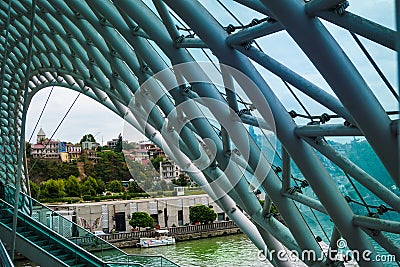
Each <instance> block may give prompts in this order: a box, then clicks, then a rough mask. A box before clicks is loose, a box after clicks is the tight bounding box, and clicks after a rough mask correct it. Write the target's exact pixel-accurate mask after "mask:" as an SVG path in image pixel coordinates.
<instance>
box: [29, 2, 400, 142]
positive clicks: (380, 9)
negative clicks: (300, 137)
mask: <svg viewBox="0 0 400 267" xmlns="http://www.w3.org/2000/svg"><path fill="white" fill-rule="evenodd" d="M223 2H225V3H229V2H230V1H228V0H225V1H223ZM205 3H207V6H208V5H210V3H211V2H210V1H205ZM235 5H237V4H232V8H233V11H236V14H240V13H239V11H238V9H236V8H235ZM349 10H350V11H351V12H354V13H356V14H359V15H362V16H366V17H368V18H369V19H371V20H373V21H375V22H378V23H380V24H383V25H385V26H387V27H390V28H394V25H395V24H394V21H395V15H394V1H393V0H375V1H365V0H351V1H350V7H349ZM218 12H221V13H219V14H222V12H223V10H222V11H218ZM242 16H243V21H244V22H248V21H250V20H251V18H252V16H253V14H251V13H246V14H243V12H242ZM226 18H227V19H226V23H228V21H230V20H231V19H229V18H228V17H226ZM259 18H261V17H259ZM224 19H225V17H224V15H221V20H222V21H223V22H222V23H221V24H223V25H224V24H225V22H224ZM327 26H328V28H329V29H330V30H332V31H333V35H334V36H335V37H336V38H337V39H338V42H339V43H340V44H341V45H342V46H343V47H344V50H345V51H346V53H347V54H348V55H349V57H350V58H351V60H352V61H353V62H354V63H355V64H357V66H359V71H360V72H361V73H362V74H363V75H365V77H367V78H366V80H367V82H368V84H369V85H370V86H371V88H372V89H373V90H374V92H376V93H377V97H378V98H379V100H380V101H381V103H382V104H383V105H384V106H385V108H387V109H389V110H393V109H397V104H396V102H395V101H394V99H393V98H392V97H391V96H390V95H389V94H388V93H387V91H386V90H387V89H386V88H384V86H383V84H382V82H380V81H379V78H378V77H377V76H376V74H374V71H373V70H372V68H371V67H370V65H369V63H368V62H367V61H366V60H365V58H364V57H363V55H362V54H361V52H360V51H359V49H358V48H357V47H356V46H355V44H354V41H352V40H350V39H349V38H347V37H348V36H344V35H346V34H348V33H346V32H344V31H342V30H340V29H338V28H336V27H332V26H329V25H327ZM342 37H346V38H342ZM362 41H363V43H364V44H365V45H366V46H367V47H368V48H369V51H370V53H371V54H372V56H373V57H374V58H375V59H376V61H377V62H378V64H379V65H380V67H381V68H382V70H383V71H384V72H385V74H386V75H387V76H388V78H389V80H390V81H391V82H392V85H393V86H395V87H396V88H397V76H396V54H395V53H394V52H392V51H390V50H388V49H382V48H381V47H379V46H377V45H375V44H373V43H371V42H369V41H367V40H365V39H362ZM259 42H260V43H261V45H262V46H263V48H264V51H265V52H266V53H268V54H270V55H272V56H273V57H274V58H276V59H278V60H279V61H281V62H282V63H285V64H287V65H289V66H290V67H291V68H293V69H294V70H295V71H297V72H299V73H301V74H302V75H303V76H305V77H306V78H308V79H310V80H312V81H314V82H315V83H317V84H318V85H319V86H321V87H323V88H325V89H326V90H327V91H329V90H330V89H329V88H328V86H327V85H326V83H325V82H324V81H323V79H322V78H321V77H320V76H319V75H318V74H315V71H314V67H313V66H312V65H311V63H309V62H307V60H306V58H305V56H303V55H302V53H301V52H300V56H299V55H298V54H299V51H298V49H297V48H296V47H295V46H294V44H293V42H292V41H291V40H290V38H289V37H288V36H287V35H286V34H285V33H279V34H274V35H273V36H268V37H264V38H262V39H261V40H259ZM261 72H262V73H263V74H264V75H265V77H266V79H267V82H268V83H269V84H270V86H271V87H272V88H273V89H274V90H275V91H276V93H277V94H278V96H279V97H280V98H281V99H285V100H286V101H285V100H284V104H285V106H286V107H287V109H288V110H291V109H296V110H299V107H298V104H297V103H296V102H295V101H293V99H292V97H291V96H290V94H289V92H288V91H285V90H283V89H281V88H283V87H282V86H283V84H282V83H281V82H280V81H279V79H276V78H274V77H272V75H270V74H268V73H266V72H265V71H263V70H261ZM49 92H50V88H47V89H42V90H41V91H39V92H38V93H37V94H36V95H35V96H34V98H33V99H32V102H31V105H30V108H29V110H28V117H27V127H26V138H27V139H29V137H30V136H31V134H32V132H33V129H34V126H35V124H36V122H37V120H38V117H39V114H40V112H41V111H42V108H43V106H44V103H45V101H46V99H47V96H48V94H49ZM77 94H78V93H77V92H75V91H72V90H69V89H64V88H59V87H56V88H54V90H53V93H52V95H51V98H50V101H49V103H48V105H47V107H46V110H45V112H44V114H43V117H42V118H41V120H40V122H39V124H38V127H37V129H36V130H35V132H34V136H33V138H32V140H31V142H35V141H36V134H37V132H38V131H39V129H40V127H42V128H43V130H44V131H45V133H46V134H47V136H48V137H50V136H51V134H52V133H53V132H54V130H55V129H56V127H57V125H58V124H59V122H60V120H61V119H62V117H63V116H64V114H65V113H66V111H67V110H68V108H69V107H70V105H71V103H72V102H73V100H74V99H75V97H76V96H77ZM300 97H301V98H302V100H303V101H305V103H306V104H307V106H308V107H309V108H310V110H311V111H312V112H316V113H318V112H319V110H318V109H319V108H318V105H315V102H313V101H311V100H308V99H307V98H305V97H304V96H302V95H300ZM318 115H320V114H318ZM123 132H124V121H123V119H121V118H119V117H118V116H117V115H115V114H114V113H113V112H111V111H109V110H108V109H107V108H105V107H103V106H102V105H100V104H98V103H97V102H95V101H94V100H92V99H90V98H88V97H86V96H84V95H81V96H80V97H79V99H78V101H77V102H76V104H75V105H74V107H73V108H72V110H71V112H70V113H69V115H68V116H67V118H66V120H65V121H64V122H63V123H62V125H61V127H60V128H59V129H58V131H57V133H56V134H55V135H54V139H58V140H61V141H71V142H73V143H76V142H79V140H80V139H81V137H82V136H83V135H85V134H88V133H91V134H93V135H95V138H96V140H97V141H98V142H99V143H100V144H101V143H102V141H103V142H104V144H105V143H106V141H107V140H110V139H112V138H116V137H117V136H118V134H119V133H123ZM136 139H137V140H144V139H145V137H144V136H141V135H140V134H137V135H136Z"/></svg>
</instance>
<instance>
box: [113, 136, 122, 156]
mask: <svg viewBox="0 0 400 267" xmlns="http://www.w3.org/2000/svg"><path fill="white" fill-rule="evenodd" d="M114 151H115V152H117V153H121V152H122V135H121V134H119V135H118V141H117V144H116V145H115V148H114Z"/></svg>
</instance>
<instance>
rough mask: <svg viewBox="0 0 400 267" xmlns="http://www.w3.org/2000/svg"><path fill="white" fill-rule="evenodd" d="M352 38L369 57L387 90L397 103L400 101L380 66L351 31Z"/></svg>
mask: <svg viewBox="0 0 400 267" xmlns="http://www.w3.org/2000/svg"><path fill="white" fill-rule="evenodd" d="M349 32H350V34H351V36H353V38H354V40H355V41H356V43H357V44H358V46H359V47H360V49H361V50H362V51H363V53H364V55H365V56H366V57H367V59H368V60H369V62H370V63H371V64H372V66H373V67H374V69H375V70H376V72H377V73H378V75H379V77H381V79H382V81H383V82H384V83H385V85H386V86H387V88H388V89H389V90H390V92H391V93H392V94H393V96H394V97H395V98H396V99H397V101H400V97H399V95H398V94H397V92H396V90H395V89H394V88H393V86H392V85H391V84H390V82H389V80H388V79H387V78H386V76H385V74H383V72H382V71H381V69H380V68H379V66H378V64H376V62H375V60H374V59H373V58H372V56H371V55H370V54H369V53H368V50H367V49H366V48H365V46H364V45H363V44H362V43H361V41H360V39H359V38H358V37H357V35H356V34H355V33H353V32H351V31H349Z"/></svg>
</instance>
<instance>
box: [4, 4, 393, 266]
mask: <svg viewBox="0 0 400 267" xmlns="http://www.w3.org/2000/svg"><path fill="white" fill-rule="evenodd" d="M145 2H146V1H145ZM236 2H238V3H240V4H242V5H243V6H242V8H243V10H246V9H248V8H250V9H253V10H255V11H257V12H259V14H262V16H268V18H270V19H269V20H267V21H265V22H263V23H260V24H257V25H253V26H249V27H247V28H246V29H243V30H241V31H239V32H237V33H231V34H229V33H227V31H226V29H225V28H223V27H222V26H221V25H220V23H219V22H218V21H217V19H216V18H215V17H214V16H213V14H212V13H211V12H210V10H207V9H206V8H204V7H203V6H202V5H201V4H200V2H199V1H197V0H193V1H175V0H153V2H152V7H153V9H151V8H149V6H148V5H146V4H145V3H144V2H142V1H139V0H114V1H109V0H86V1H81V0H71V1H59V0H38V1H37V4H36V7H35V10H36V15H35V19H34V32H33V36H31V32H30V31H29V25H30V21H31V18H30V9H31V5H32V1H30V0H20V1H12V0H9V1H1V2H0V29H1V30H2V32H3V33H5V34H4V35H3V34H2V36H1V37H0V43H1V44H2V47H0V54H1V58H2V60H1V62H2V65H1V68H2V69H1V71H2V76H1V77H0V78H1V83H2V91H1V98H0V132H1V135H0V144H1V149H2V153H1V154H0V158H1V162H2V163H1V166H0V179H1V182H3V183H6V184H7V183H10V184H16V183H17V184H19V181H18V170H19V169H22V158H21V157H22V156H18V155H19V151H21V149H22V148H21V145H20V144H23V143H24V142H23V141H22V142H20V140H21V131H23V129H24V127H23V125H24V124H25V119H24V118H25V116H24V114H26V112H27V109H28V106H29V103H30V100H31V99H32V97H33V95H34V94H35V93H36V92H37V91H38V90H40V89H42V88H45V87H48V86H52V85H57V86H63V87H67V88H71V89H73V90H76V91H78V92H81V93H83V94H85V95H87V96H89V97H91V98H93V99H94V100H96V101H98V102H99V103H101V104H103V105H105V106H106V107H108V108H109V109H110V110H112V111H113V112H115V113H116V114H118V115H119V116H121V117H124V118H125V119H126V120H127V122H128V123H130V124H132V125H133V126H135V127H137V128H138V129H141V131H142V132H143V133H144V134H145V135H146V136H147V137H148V138H150V139H151V140H152V141H153V142H155V143H156V144H158V145H159V146H162V147H163V148H164V149H165V150H166V152H167V153H168V154H169V155H170V156H171V157H172V158H173V159H174V160H175V161H176V162H177V163H178V164H179V165H181V166H189V165H190V166H192V168H194V169H196V167H195V165H194V164H193V162H194V161H195V160H198V159H200V161H202V162H209V159H208V158H207V157H205V156H204V155H207V152H206V151H205V150H204V149H203V148H202V147H200V146H199V140H206V139H208V140H212V141H213V142H214V144H215V147H216V155H215V161H214V162H211V163H210V164H209V165H208V166H207V167H206V168H204V169H202V171H201V172H192V173H191V176H192V178H193V179H194V180H195V181H196V182H197V183H198V184H200V185H202V186H203V187H204V189H205V190H206V191H207V193H208V194H210V195H212V196H215V199H216V202H217V203H218V205H220V206H221V208H222V209H223V210H224V211H226V213H227V214H228V215H229V216H230V217H231V218H232V219H234V220H235V222H236V223H237V224H238V226H239V227H240V228H241V229H242V230H243V231H244V232H245V233H246V234H247V235H248V236H249V238H250V239H251V240H252V241H253V242H254V244H255V245H256V246H257V247H258V248H259V249H264V247H265V246H267V247H268V249H269V251H272V250H275V251H278V250H280V249H282V245H284V246H286V247H287V248H289V249H293V250H297V251H298V252H299V253H301V252H302V251H304V250H313V251H315V252H316V255H318V253H321V248H320V246H319V245H318V242H317V241H316V239H315V237H314V235H313V233H312V231H311V230H310V229H309V228H308V227H307V224H306V222H305V221H304V219H303V217H302V216H301V214H300V212H299V210H298V209H297V208H296V205H295V204H296V203H301V204H304V205H306V206H309V207H311V208H312V209H315V210H317V211H319V212H322V213H325V214H327V215H328V216H329V217H330V219H331V220H332V222H333V224H334V231H333V233H332V240H331V249H334V248H335V246H334V244H335V243H336V240H337V239H338V238H339V237H341V236H342V237H344V238H345V239H346V240H347V241H348V245H349V248H351V249H353V250H358V251H365V250H370V251H371V252H372V253H375V252H374V251H375V250H374V247H373V245H372V244H371V242H370V239H369V237H372V238H373V239H375V241H376V242H377V243H378V244H380V246H382V247H383V248H385V249H386V250H387V251H388V252H389V253H391V254H394V255H396V256H397V258H398V259H400V249H399V244H394V243H393V242H392V241H391V240H390V238H388V237H386V236H385V234H384V233H383V231H388V232H392V233H399V231H398V229H399V222H396V221H387V220H381V219H379V218H370V217H367V216H359V215H355V214H354V212H353V210H352V209H351V208H350V206H349V204H348V203H347V201H346V199H345V197H344V196H343V195H342V194H341V193H340V191H339V189H338V187H337V185H336V184H335V181H334V177H332V176H331V174H330V173H329V172H328V171H327V169H326V168H325V167H324V165H323V164H322V163H321V161H320V159H319V158H318V157H317V156H316V153H315V150H317V151H319V152H320V153H321V154H323V155H324V156H326V158H328V159H329V160H331V161H332V162H333V163H335V164H336V165H337V166H339V167H340V168H342V169H343V170H344V171H346V172H347V173H349V174H350V175H351V176H352V177H354V179H356V180H357V181H358V182H359V183H361V184H362V185H363V186H364V187H366V188H367V189H368V190H370V191H371V192H373V193H374V194H375V195H376V196H377V197H378V198H379V199H381V200H382V202H385V204H386V205H388V206H389V207H391V208H392V209H394V210H395V211H396V212H399V211H400V199H399V196H397V195H395V194H394V193H393V192H391V191H390V190H389V189H387V188H386V187H385V186H383V185H382V183H381V181H379V179H377V177H372V176H371V175H369V174H367V173H366V172H365V171H363V170H362V169H361V168H359V167H358V166H357V165H355V164H354V163H353V162H351V161H349V160H348V159H346V158H345V157H343V156H342V155H341V154H340V153H338V152H336V151H335V150H334V149H333V148H332V147H330V146H329V145H328V144H327V143H326V142H325V141H324V140H323V139H322V138H320V137H321V136H322V137H323V136H328V135H334V136H345V135H363V136H365V138H366V140H367V141H368V142H369V144H370V145H371V147H372V148H373V149H374V151H375V152H376V154H377V156H378V157H379V158H380V160H381V161H382V163H383V165H384V166H385V168H386V169H387V171H388V172H389V173H390V176H391V177H392V179H393V182H394V184H396V185H397V186H399V185H400V178H399V149H398V131H397V129H396V127H395V126H394V125H396V121H394V120H391V119H390V118H389V116H388V115H387V113H386V111H385V110H384V109H383V107H382V105H381V104H380V103H379V101H378V100H377V98H376V96H375V95H374V94H373V92H372V90H371V89H370V88H369V87H368V85H367V84H366V82H365V81H364V79H363V77H362V76H361V75H360V73H359V72H358V71H357V68H356V67H355V66H354V65H353V64H352V63H351V61H350V60H349V59H348V57H347V56H346V54H345V53H344V52H343V51H342V49H341V47H340V46H339V45H338V43H337V42H336V41H335V39H334V38H333V37H332V36H331V34H330V33H329V31H328V30H327V29H326V28H325V27H324V25H323V24H322V23H321V21H320V18H323V19H325V20H328V21H330V22H332V23H334V24H336V25H338V26H340V27H343V28H344V29H348V30H349V31H351V32H354V33H356V34H359V35H361V36H363V37H365V38H367V39H370V40H372V41H374V42H376V43H378V44H380V45H382V46H384V47H387V48H388V49H392V50H395V38H396V34H397V33H396V32H395V31H393V30H390V29H388V28H385V27H383V26H381V25H378V24H376V23H373V22H371V21H369V20H367V19H365V18H361V17H358V16H356V15H354V14H352V13H350V12H347V11H344V10H343V9H341V10H339V11H340V12H339V14H340V15H339V14H338V12H337V11H338V8H340V6H341V5H343V3H344V1H342V0H312V1H308V2H307V3H303V2H301V1H295V0H280V1H272V0H254V1H241V0H236ZM9 4H11V9H9ZM8 11H10V17H9V16H8ZM171 12H173V14H175V16H179V17H180V19H181V20H183V21H184V22H185V23H186V25H188V26H189V27H190V28H191V30H192V31H193V32H194V33H195V34H196V35H197V36H198V38H194V37H193V36H191V37H182V36H181V32H179V30H178V29H177V28H176V27H175V24H176V21H175V18H174V17H173V16H171ZM260 16H261V15H260ZM8 18H10V20H8ZM8 22H9V25H8ZM283 30H285V31H286V32H287V33H288V34H289V35H290V36H291V37H292V38H293V40H295V42H296V43H297V45H298V46H299V47H300V48H301V49H302V50H303V51H304V53H305V54H306V55H307V57H308V58H309V59H310V61H311V62H312V63H313V64H314V66H315V67H316V69H317V70H318V71H319V73H320V74H321V75H322V76H323V77H324V79H325V80H326V81H327V83H328V84H329V86H330V87H331V89H332V90H333V92H334V93H335V95H336V96H332V95H330V94H328V93H326V92H325V91H324V90H323V89H321V88H319V87H318V86H317V85H315V84H313V83H311V82H310V81H308V80H307V79H305V78H303V77H301V76H300V75H299V74H297V73H295V72H294V71H293V70H291V69H289V68H288V67H286V66H284V65H282V64H281V63H279V62H278V61H276V60H274V59H273V58H271V57H269V56H268V55H267V54H265V53H263V52H262V51H261V50H259V49H257V48H256V47H255V46H253V45H252V42H253V40H254V39H257V38H259V37H263V36H266V35H269V34H272V33H274V32H277V31H283ZM30 36H31V37H32V47H31V52H32V60H31V65H30V66H29V67H30V77H28V78H29V86H28V88H25V87H24V81H25V78H26V75H25V74H26V73H27V72H26V71H27V66H26V57H27V53H28V51H29V50H30V48H29V47H28V42H27V40H28V39H29V37H30ZM188 48H191V49H209V50H210V51H211V52H212V53H213V54H214V55H215V56H216V57H217V59H218V60H219V64H221V65H220V69H221V71H222V76H223V77H222V78H223V81H224V83H225V87H227V88H230V89H231V90H227V91H226V96H227V97H226V98H224V97H223V96H222V95H221V93H220V91H218V89H217V88H216V87H215V86H213V85H210V84H207V83H199V82H196V81H205V80H207V73H204V72H203V70H202V69H201V68H200V66H199V65H196V64H190V67H188V68H180V69H179V68H176V69H175V71H172V69H170V66H176V65H178V64H182V63H195V62H196V61H195V60H194V59H193V57H192V55H191V54H190V53H189V50H188ZM160 54H161V55H160ZM321 55H324V56H323V57H321ZM166 59H167V60H166ZM249 59H251V60H253V61H255V62H257V63H258V64H260V65H261V66H263V67H264V68H265V69H267V70H269V71H270V72H272V73H273V74H275V75H276V76H278V77H279V78H281V79H283V80H285V81H287V82H288V83H290V84H291V85H293V86H295V87H296V88H297V89H298V90H300V91H301V92H303V93H304V94H305V95H307V96H308V97H310V98H311V99H313V100H315V101H317V102H318V103H319V104H321V105H322V106H324V107H326V108H327V109H329V110H330V111H332V112H333V113H335V114H337V115H338V116H339V117H341V118H343V119H345V120H346V121H348V122H349V123H350V124H351V126H342V125H336V124H326V125H306V126H305V125H303V126H301V125H297V124H296V122H295V121H294V120H293V119H292V117H291V116H290V115H289V113H288V111H287V110H286V109H285V107H284V106H283V104H282V103H281V102H280V99H279V98H278V97H277V96H276V94H275V93H274V91H273V90H272V89H271V88H270V86H269V85H268V84H267V83H266V81H265V79H264V78H263V76H262V75H261V74H260V72H258V71H257V70H256V68H255V67H254V66H253V63H251V61H250V60H249ZM224 65H226V66H229V67H232V68H234V69H236V70H238V71H240V72H241V73H243V74H245V75H246V76H247V77H248V78H249V79H250V80H251V81H252V82H253V83H254V85H255V87H256V88H255V87H247V84H241V83H243V81H242V80H241V79H240V77H238V75H237V74H236V73H235V72H234V71H231V70H230V68H229V67H227V68H225V67H224ZM154 73H161V74H160V75H161V76H162V77H161V79H159V82H160V83H162V85H163V86H164V89H163V87H160V86H158V85H157V84H155V83H154V81H152V80H149V78H150V77H152V75H153V74H154ZM234 81H235V82H237V83H238V84H239V86H241V87H242V88H243V91H244V93H245V94H246V95H247V97H248V99H250V101H252V102H253V103H254V105H256V106H257V108H258V110H259V113H260V115H261V116H262V118H255V117H253V116H251V115H248V114H240V112H239V108H238V104H237V99H236V97H237V96H236V93H235V91H234V87H235V86H237V85H235V82H234ZM142 85H145V86H142ZM188 85H190V87H188ZM144 87H145V88H144ZM165 88H171V89H170V90H169V92H168V95H167V92H166V90H165ZM232 89H233V90H232ZM25 92H26V93H27V97H26V98H24V93H25ZM205 98H207V99H213V100H215V101H218V103H220V105H213V104H211V103H208V102H207V101H205V102H202V105H204V106H203V107H204V108H207V109H208V110H209V111H210V112H211V113H212V114H213V115H214V116H215V118H216V119H217V120H218V121H219V122H221V126H220V127H221V129H220V130H221V136H222V138H220V136H218V134H217V133H216V132H215V130H214V129H213V128H212V127H211V125H210V124H209V123H208V121H207V120H206V118H203V119H197V120H193V121H191V122H190V124H185V123H183V122H182V118H184V117H185V116H187V117H193V118H202V113H201V112H199V111H198V109H196V108H194V106H193V105H194V104H193V103H189V104H187V105H185V106H184V107H179V108H178V106H179V105H180V104H182V103H185V102H190V101H188V100H190V99H192V100H194V101H198V102H199V101H200V102H201V101H202V99H205ZM131 101H133V103H134V105H131V104H130V103H131ZM354 103H357V105H355V104H354ZM154 106H158V107H159V108H158V109H155V108H154ZM265 107H269V108H265ZM268 109H270V111H271V112H272V114H273V118H272V117H271V116H269V112H268ZM232 113H237V114H238V116H239V119H238V120H236V119H232ZM182 116H183V117H182ZM224 121H228V122H229V123H228V125H227V126H225V125H224V128H223V127H222V122H224ZM243 123H246V124H251V125H255V126H259V127H265V128H268V127H271V125H275V127H276V136H277V138H278V139H279V141H280V142H281V144H282V146H283V147H284V149H283V152H282V154H283V155H282V156H283V159H284V160H283V166H282V168H283V174H282V181H281V180H280V177H279V176H278V175H277V174H276V173H275V172H274V171H270V170H271V165H270V163H269V162H268V160H267V159H266V158H265V157H264V155H263V153H262V151H260V149H259V147H257V146H256V144H255V143H254V142H253V141H250V142H248V140H251V137H250V136H249V134H248V132H247V130H246V129H245V128H244V127H243ZM143 126H144V127H143ZM176 129H181V130H180V132H178V131H177V130H176ZM175 140H178V142H179V144H180V146H179V147H177V146H175V145H174V142H175ZM232 145H234V146H235V147H236V149H237V150H238V151H239V152H240V153H241V155H242V156H243V155H248V157H247V159H246V161H247V162H246V161H243V159H244V158H243V157H242V156H240V155H239V154H238V153H233V152H232V149H233V148H232ZM20 154H21V153H20ZM291 159H292V160H293V161H294V162H295V163H296V164H297V166H298V167H299V169H300V170H301V172H302V174H303V175H304V177H305V179H306V180H307V181H308V183H309V184H310V186H311V188H312V189H313V192H314V193H315V196H316V197H315V198H311V197H307V196H306V195H304V194H302V193H300V192H295V193H288V192H287V190H288V189H289V187H290V185H291V176H290V164H289V163H290V160H291ZM231 162H235V164H239V166H242V167H243V166H245V168H246V171H247V172H248V173H250V174H251V175H252V176H254V177H255V178H257V180H258V181H260V184H261V185H260V186H261V188H262V189H263V190H264V191H265V193H266V199H267V200H271V201H272V202H273V203H274V204H275V205H276V207H277V208H278V210H279V212H280V213H281V215H282V217H283V219H284V220H285V225H283V224H282V223H280V222H279V221H277V220H276V219H274V218H273V217H271V216H268V213H269V205H270V202H269V201H266V202H265V205H264V207H262V206H261V205H260V204H259V201H258V199H257V198H256V196H255V195H254V194H253V193H252V192H251V191H250V192H249V183H248V181H247V180H246V179H244V177H239V178H237V177H236V178H235V176H237V175H235V171H236V170H237V167H236V168H232V167H231ZM241 163H242V165H241ZM247 164H248V165H247ZM246 165H247V166H246ZM260 166H261V167H260ZM21 186H22V187H23V190H24V191H26V190H27V189H26V183H25V181H21ZM226 186H229V188H232V190H229V191H228V192H224V191H225V190H224V189H226V188H227V187H226ZM217 196H218V197H217ZM236 206H239V207H240V208H241V209H242V210H243V211H244V212H245V213H246V214H248V215H250V217H251V220H249V219H248V217H246V216H245V213H243V212H242V211H241V210H239V209H237V208H236ZM272 263H273V264H274V265H276V266H290V263H289V262H287V261H285V260H282V259H278V258H277V257H276V255H273V260H272ZM306 263H307V264H308V265H312V266H314V265H315V266H320V265H321V266H322V265H327V264H329V259H326V258H323V259H311V260H306ZM360 264H362V266H381V263H379V262H366V261H363V260H362V259H361V260H360Z"/></svg>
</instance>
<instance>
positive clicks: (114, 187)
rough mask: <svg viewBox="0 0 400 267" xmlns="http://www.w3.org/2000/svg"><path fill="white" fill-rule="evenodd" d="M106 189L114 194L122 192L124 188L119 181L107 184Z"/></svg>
mask: <svg viewBox="0 0 400 267" xmlns="http://www.w3.org/2000/svg"><path fill="white" fill-rule="evenodd" d="M107 189H108V191H111V192H114V193H120V192H122V191H123V190H124V187H123V186H122V183H121V181H118V180H113V181H111V182H109V183H108V185H107Z"/></svg>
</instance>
